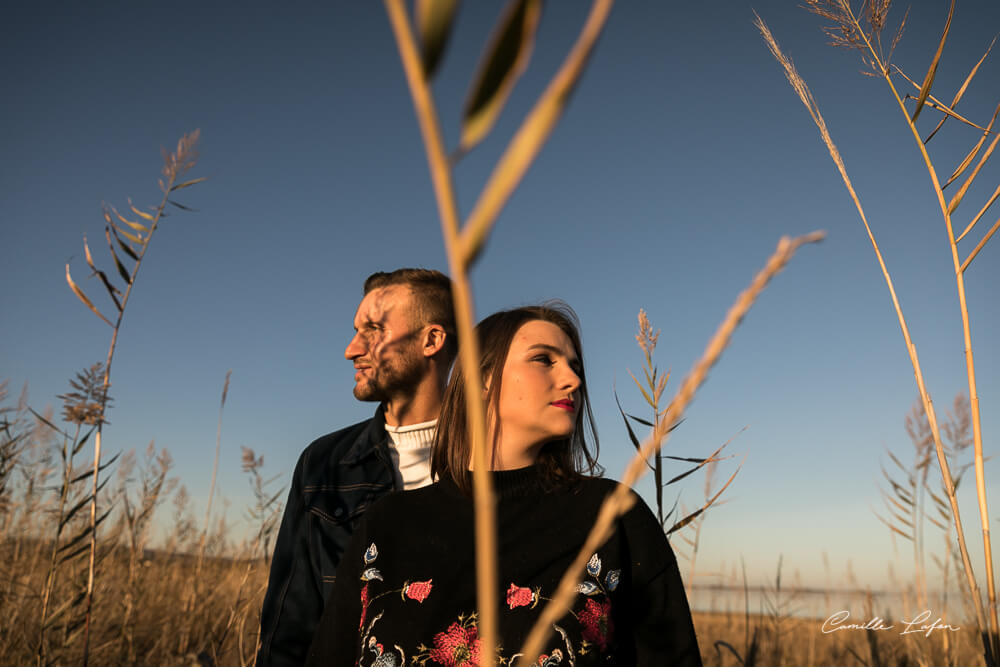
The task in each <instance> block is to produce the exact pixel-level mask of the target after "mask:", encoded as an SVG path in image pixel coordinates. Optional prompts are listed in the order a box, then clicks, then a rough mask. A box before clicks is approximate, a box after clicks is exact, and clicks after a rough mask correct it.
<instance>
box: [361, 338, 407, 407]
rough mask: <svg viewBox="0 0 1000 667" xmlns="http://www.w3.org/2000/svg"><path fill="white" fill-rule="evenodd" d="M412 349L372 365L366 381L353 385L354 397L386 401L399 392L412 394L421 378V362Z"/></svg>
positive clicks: (362, 399) (363, 399)
mask: <svg viewBox="0 0 1000 667" xmlns="http://www.w3.org/2000/svg"><path fill="white" fill-rule="evenodd" d="M420 362H421V359H420V355H419V354H418V352H417V351H416V350H414V349H411V350H407V351H406V352H404V353H401V354H399V355H398V356H396V357H394V358H392V359H390V360H387V361H384V362H382V363H381V364H380V365H378V366H375V365H372V366H371V369H372V376H371V379H369V380H368V382H365V383H360V382H359V383H358V384H355V385H354V398H356V399H358V400H359V401H386V400H389V398H391V397H392V396H397V395H399V394H407V393H409V394H412V393H414V392H415V391H416V388H417V385H418V384H420V381H421V380H422V379H423V375H424V370H423V364H421V363H420Z"/></svg>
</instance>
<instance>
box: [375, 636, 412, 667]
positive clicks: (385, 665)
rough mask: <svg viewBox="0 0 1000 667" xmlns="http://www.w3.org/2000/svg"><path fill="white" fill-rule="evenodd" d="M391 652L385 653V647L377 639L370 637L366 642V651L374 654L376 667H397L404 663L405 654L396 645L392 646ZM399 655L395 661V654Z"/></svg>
mask: <svg viewBox="0 0 1000 667" xmlns="http://www.w3.org/2000/svg"><path fill="white" fill-rule="evenodd" d="M393 648H394V649H395V651H393V650H391V649H390V650H389V651H388V652H386V650H385V647H384V646H383V645H382V644H380V643H379V641H378V640H377V639H375V638H374V637H372V638H371V639H369V640H368V651H369V652H371V653H373V654H375V663H374V664H375V665H377V666H378V667H397V666H399V665H402V664H403V663H404V662H406V654H404V653H403V649H402V648H400V647H399V646H398V645H394V646H393ZM397 653H398V654H399V657H398V659H397V656H396V654H397Z"/></svg>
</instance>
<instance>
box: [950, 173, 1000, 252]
mask: <svg viewBox="0 0 1000 667" xmlns="http://www.w3.org/2000/svg"><path fill="white" fill-rule="evenodd" d="M997 197H1000V185H998V186H997V189H996V190H994V191H993V194H992V195H991V196H990V198H989V199H987V200H986V203H985V204H983V207H982V208H981V209H979V213H977V214H976V217H974V218H973V219H972V220H971V221H970V222H969V224H968V226H967V227H966V228H965V229H964V230H962V233H961V234H959V235H958V238H956V239H955V243H958V242H959V241H961V240H962V239H964V238H965V235H966V234H968V233H969V232H971V231H972V228H973V227H975V226H976V223H977V222H979V220H980V219H981V218H982V217H983V215H984V214H985V213H986V211H988V210H989V209H990V207H991V206H993V204H994V203H996V200H997Z"/></svg>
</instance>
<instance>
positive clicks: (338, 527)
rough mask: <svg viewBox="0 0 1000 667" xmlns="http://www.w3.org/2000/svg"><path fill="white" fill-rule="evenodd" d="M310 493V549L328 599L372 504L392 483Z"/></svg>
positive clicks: (344, 486)
mask: <svg viewBox="0 0 1000 667" xmlns="http://www.w3.org/2000/svg"><path fill="white" fill-rule="evenodd" d="M309 490H310V494H309V496H308V497H307V498H308V499H307V501H306V509H307V511H308V512H309V514H310V515H311V517H312V519H311V521H310V543H311V549H310V550H311V552H312V554H311V556H312V559H313V562H314V565H315V568H316V572H318V574H319V576H320V581H319V582H318V583H319V584H320V585H321V586H322V588H323V595H324V598H325V597H327V596H329V594H330V590H331V589H332V588H333V582H334V580H335V579H336V573H337V566H338V565H339V564H340V559H341V557H342V556H343V553H344V550H345V549H346V548H347V545H348V543H349V542H350V541H351V535H352V534H353V533H354V529H355V527H356V526H357V524H358V522H359V521H360V520H361V517H362V516H363V515H364V513H365V511H366V510H367V509H368V508H369V507H370V506H371V504H372V503H373V502H375V501H376V500H378V499H379V498H381V497H382V496H383V495H385V494H386V493H388V492H389V491H391V490H392V483H391V482H389V483H377V482H375V483H371V482H361V483H356V484H339V485H330V486H325V485H319V486H316V487H312V488H311V489H309Z"/></svg>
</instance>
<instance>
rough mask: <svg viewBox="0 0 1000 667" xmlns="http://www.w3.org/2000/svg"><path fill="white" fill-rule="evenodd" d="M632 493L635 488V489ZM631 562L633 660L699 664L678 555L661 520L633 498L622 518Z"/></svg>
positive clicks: (651, 662)
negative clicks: (666, 534) (668, 539)
mask: <svg viewBox="0 0 1000 667" xmlns="http://www.w3.org/2000/svg"><path fill="white" fill-rule="evenodd" d="M633 493H634V492H633ZM623 524H624V529H625V534H626V536H627V540H628V545H629V551H630V554H631V560H632V595H631V598H632V600H631V609H630V614H629V615H630V616H631V620H632V624H633V631H634V640H635V651H636V664H637V665H641V666H646V665H648V666H650V667H652V666H654V665H655V666H661V665H683V666H685V667H688V666H690V667H701V664H702V662H701V654H700V652H699V650H698V639H697V637H696V636H695V632H694V623H693V621H692V620H691V610H690V609H689V608H688V601H687V595H686V594H685V592H684V584H683V582H682V581H681V574H680V570H679V569H678V567H677V558H676V557H675V556H674V552H673V550H672V549H671V548H670V543H669V542H668V541H667V538H666V536H665V535H664V534H663V529H662V528H661V526H660V523H659V521H657V520H656V517H655V516H654V515H653V513H652V511H650V509H649V507H648V506H647V505H646V503H645V502H643V500H642V498H639V497H638V496H636V503H635V506H634V507H633V508H632V509H631V510H629V511H628V512H627V513H626V514H625V516H624V517H623Z"/></svg>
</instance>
